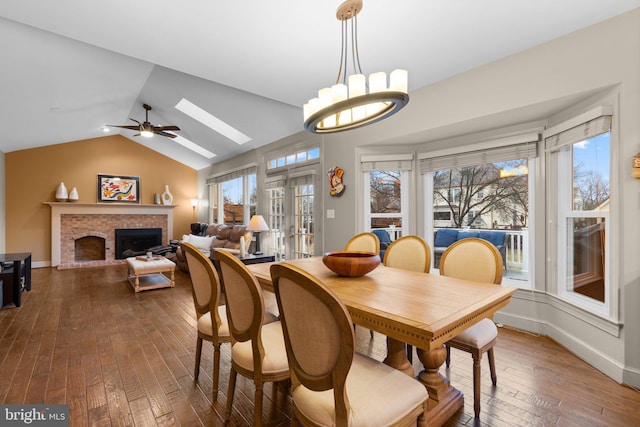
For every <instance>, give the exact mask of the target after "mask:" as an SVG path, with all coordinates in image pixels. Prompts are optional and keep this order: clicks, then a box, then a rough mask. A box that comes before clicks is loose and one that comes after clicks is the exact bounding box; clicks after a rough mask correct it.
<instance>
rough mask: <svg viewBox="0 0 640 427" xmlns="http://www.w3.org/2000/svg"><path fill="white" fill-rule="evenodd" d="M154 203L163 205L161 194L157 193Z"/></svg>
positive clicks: (154, 196)
mask: <svg viewBox="0 0 640 427" xmlns="http://www.w3.org/2000/svg"><path fill="white" fill-rule="evenodd" d="M153 201H154V203H155V204H156V205H160V204H162V202H160V193H156V194H154V195H153Z"/></svg>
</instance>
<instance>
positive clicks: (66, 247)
mask: <svg viewBox="0 0 640 427" xmlns="http://www.w3.org/2000/svg"><path fill="white" fill-rule="evenodd" d="M47 204H48V205H50V206H51V266H53V267H55V266H57V267H58V268H59V269H64V268H78V267H87V266H96V265H109V264H118V263H122V262H124V260H116V258H115V229H117V228H132V229H134V228H161V229H162V242H163V244H168V242H169V237H168V236H169V230H173V206H165V205H124V204H98V203H96V204H85V203H82V204H76V203H68V202H67V203H65V202H47ZM86 237H98V238H102V239H104V259H101V260H94V259H92V260H76V241H77V240H78V239H83V238H86Z"/></svg>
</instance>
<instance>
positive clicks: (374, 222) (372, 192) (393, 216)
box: [361, 154, 413, 240]
mask: <svg viewBox="0 0 640 427" xmlns="http://www.w3.org/2000/svg"><path fill="white" fill-rule="evenodd" d="M412 160H413V154H400V155H381V156H378V155H363V156H362V159H361V164H362V169H363V173H364V186H365V189H366V191H365V198H364V205H365V207H364V212H365V226H366V227H368V229H370V230H373V229H376V228H383V229H386V230H387V232H388V233H389V236H390V237H391V240H395V239H397V238H398V237H401V236H402V235H403V234H404V235H406V234H408V233H409V228H408V215H409V208H408V207H409V188H408V186H409V173H410V171H411V165H412Z"/></svg>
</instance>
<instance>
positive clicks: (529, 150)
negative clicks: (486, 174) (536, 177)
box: [420, 139, 538, 173]
mask: <svg viewBox="0 0 640 427" xmlns="http://www.w3.org/2000/svg"><path fill="white" fill-rule="evenodd" d="M537 155H538V142H537V140H535V139H534V140H532V141H531V142H526V143H520V144H513V145H508V146H504V147H498V148H492V149H488V150H478V151H467V152H462V153H456V154H449V155H445V156H434V157H430V156H429V154H428V153H427V154H425V155H424V156H421V157H422V158H421V159H420V173H428V172H434V171H439V170H443V169H451V168H457V169H459V168H464V167H469V166H475V165H482V164H487V163H495V162H504V161H507V160H517V159H525V158H527V159H530V158H534V157H536V156H537Z"/></svg>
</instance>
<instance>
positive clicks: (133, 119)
mask: <svg viewBox="0 0 640 427" xmlns="http://www.w3.org/2000/svg"><path fill="white" fill-rule="evenodd" d="M129 120H133V121H134V122H136V123H137V124H139V125H140V126H142V123H140V122H139V121H137V120H136V119H132V118H131V117H129Z"/></svg>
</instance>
